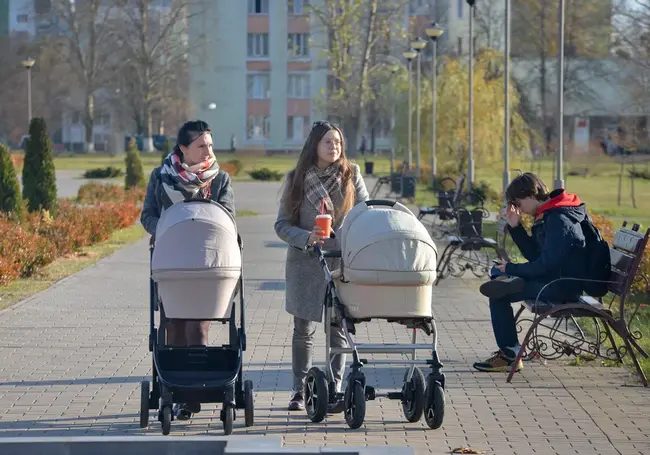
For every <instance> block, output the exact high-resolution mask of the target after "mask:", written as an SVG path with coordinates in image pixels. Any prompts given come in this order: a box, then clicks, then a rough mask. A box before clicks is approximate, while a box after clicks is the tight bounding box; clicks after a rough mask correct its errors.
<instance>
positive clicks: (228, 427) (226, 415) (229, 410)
mask: <svg viewBox="0 0 650 455" xmlns="http://www.w3.org/2000/svg"><path fill="white" fill-rule="evenodd" d="M221 420H222V421H223V434H225V435H226V436H228V435H231V434H232V422H233V420H235V409H234V408H233V407H232V406H228V405H227V406H224V408H223V409H222V410H221Z"/></svg>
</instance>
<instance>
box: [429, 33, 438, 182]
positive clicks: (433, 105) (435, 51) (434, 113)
mask: <svg viewBox="0 0 650 455" xmlns="http://www.w3.org/2000/svg"><path fill="white" fill-rule="evenodd" d="M432 46H433V64H432V69H431V188H432V189H433V188H435V178H436V135H437V133H436V123H437V122H436V120H437V118H436V117H437V109H436V103H437V102H438V100H437V84H438V78H437V77H436V76H437V75H436V72H437V70H438V69H437V67H436V63H437V58H438V55H437V54H438V40H437V39H435V40H433V43H432Z"/></svg>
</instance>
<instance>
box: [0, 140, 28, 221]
mask: <svg viewBox="0 0 650 455" xmlns="http://www.w3.org/2000/svg"><path fill="white" fill-rule="evenodd" d="M0 212H3V213H6V214H9V215H10V216H16V217H18V218H19V219H20V218H22V215H23V198H22V195H21V194H20V185H19V184H18V177H17V176H16V169H15V168H14V164H13V162H12V160H11V154H10V153H9V150H7V148H6V147H5V146H4V145H2V144H0Z"/></svg>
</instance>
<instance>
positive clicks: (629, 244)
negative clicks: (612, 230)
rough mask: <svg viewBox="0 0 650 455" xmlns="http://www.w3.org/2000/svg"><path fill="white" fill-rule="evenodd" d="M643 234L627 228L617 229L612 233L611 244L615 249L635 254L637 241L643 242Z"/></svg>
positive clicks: (637, 245)
mask: <svg viewBox="0 0 650 455" xmlns="http://www.w3.org/2000/svg"><path fill="white" fill-rule="evenodd" d="M643 237H644V236H643V234H642V233H640V232H638V231H632V230H630V229H627V228H621V229H619V230H618V231H617V232H616V234H615V235H614V242H613V246H614V248H616V249H619V250H623V251H626V252H628V253H632V254H635V253H636V252H637V249H638V247H639V243H641V242H643Z"/></svg>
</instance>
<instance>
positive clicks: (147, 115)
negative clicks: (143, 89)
mask: <svg viewBox="0 0 650 455" xmlns="http://www.w3.org/2000/svg"><path fill="white" fill-rule="evenodd" d="M143 120H144V122H143V126H144V131H143V134H142V151H143V152H153V151H154V146H153V139H152V138H151V131H152V130H153V124H152V120H151V106H150V105H149V103H145V106H144V109H143Z"/></svg>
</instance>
